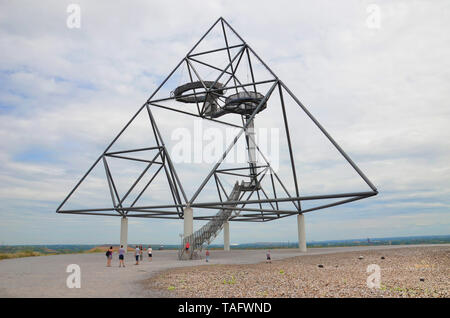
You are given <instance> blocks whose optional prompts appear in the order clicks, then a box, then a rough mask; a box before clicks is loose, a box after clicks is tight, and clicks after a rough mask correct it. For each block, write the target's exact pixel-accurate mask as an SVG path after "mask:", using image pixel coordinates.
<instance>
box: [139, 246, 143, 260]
mask: <svg viewBox="0 0 450 318" xmlns="http://www.w3.org/2000/svg"><path fill="white" fill-rule="evenodd" d="M139 257H140V259H141V262H142V259H143V258H144V247H143V246H142V245H140V246H139Z"/></svg>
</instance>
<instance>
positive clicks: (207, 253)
mask: <svg viewBox="0 0 450 318" xmlns="http://www.w3.org/2000/svg"><path fill="white" fill-rule="evenodd" d="M205 255H206V262H208V260H209V249H207V250H206V253H205Z"/></svg>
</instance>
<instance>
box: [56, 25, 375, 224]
mask: <svg viewBox="0 0 450 318" xmlns="http://www.w3.org/2000/svg"><path fill="white" fill-rule="evenodd" d="M217 25H220V26H221V28H222V30H223V37H224V39H225V46H224V47H220V48H217V49H214V50H208V51H203V52H196V53H194V50H195V49H196V48H197V46H198V45H199V44H200V43H201V42H202V40H203V39H204V38H205V37H206V36H207V35H208V34H209V33H210V31H211V30H212V29H213V28H214V27H216V26H217ZM226 28H227V30H228V32H230V31H231V32H232V33H233V34H234V35H235V36H236V37H237V38H238V39H239V40H240V41H242V43H241V44H238V45H230V44H229V42H228V39H227V31H226ZM232 49H236V50H238V53H237V54H234V56H233V55H232V54H231V50H232ZM219 51H226V52H227V55H228V61H229V63H228V65H227V66H226V67H225V68H220V67H218V66H216V65H212V64H210V63H206V62H204V61H201V60H200V59H199V57H200V56H202V55H205V54H211V53H215V52H219ZM244 56H245V58H246V59H247V61H248V65H249V68H250V73H251V81H250V82H248V83H242V82H241V81H240V80H239V79H238V78H237V76H236V70H237V68H238V67H239V64H240V62H241V61H242V59H243V58H244ZM252 59H256V61H258V63H260V65H262V66H263V67H264V68H265V69H266V70H267V71H268V72H269V73H270V74H271V76H272V78H270V79H262V80H256V78H255V75H254V72H253V68H252ZM253 61H255V60H253ZM193 62H195V63H199V64H202V65H203V66H205V67H209V68H211V69H214V70H216V71H220V75H219V76H218V77H217V78H216V79H215V81H214V83H218V82H219V80H222V79H224V78H225V76H228V77H229V78H228V80H226V81H225V82H224V85H223V86H224V88H225V89H226V90H236V92H238V89H242V90H244V91H247V90H251V91H253V92H255V93H256V92H257V87H260V86H261V85H266V84H267V85H270V89H269V91H268V92H267V93H266V94H265V95H264V98H263V99H262V100H261V102H260V103H259V105H258V106H257V107H256V109H255V110H254V111H253V113H252V114H251V115H250V116H249V117H247V120H246V122H244V120H242V125H236V124H233V123H230V122H226V121H223V120H218V119H213V118H208V117H207V116H205V103H206V102H204V103H203V104H202V105H200V103H198V102H197V104H196V109H197V112H196V113H191V112H188V111H185V110H182V109H179V108H172V107H169V106H165V105H162V104H161V103H162V102H165V101H173V100H174V99H175V97H174V96H168V97H166V98H158V99H155V98H154V97H155V95H156V94H157V93H158V91H160V89H161V88H162V87H163V85H165V84H166V82H167V81H168V79H169V78H170V77H171V76H172V75H173V74H174V73H175V72H176V70H177V69H178V68H179V67H180V66H181V65H183V63H185V65H186V67H187V69H188V71H189V77H190V80H191V82H193V81H194V79H195V78H194V75H195V77H196V78H197V79H198V80H199V81H201V82H202V83H203V82H204V79H202V77H201V76H200V74H199V72H198V70H197V69H196V67H195V66H194V63H193ZM203 86H204V90H202V94H203V96H204V94H206V96H207V95H208V94H211V95H212V96H215V95H218V94H217V91H219V90H223V89H224V88H216V89H214V88H213V87H214V85H212V86H211V85H209V87H210V88H208V87H206V86H205V85H203ZM275 90H278V93H279V97H280V100H279V102H280V105H281V110H282V115H283V122H284V130H285V133H286V138H287V145H288V149H289V159H290V170H291V172H292V178H293V182H294V187H295V194H292V195H291V194H290V193H289V191H288V190H287V187H286V186H285V184H284V183H283V182H282V180H281V178H280V177H279V176H278V175H277V173H276V172H275V171H274V169H273V168H272V166H271V165H270V162H269V161H268V160H267V158H266V157H265V156H264V154H263V153H262V151H261V150H260V149H259V147H258V146H256V149H257V151H258V152H259V154H260V155H261V156H262V158H263V159H264V161H265V164H263V165H259V166H257V167H256V168H258V169H260V171H259V173H258V174H257V178H258V180H259V181H262V179H264V178H265V177H267V176H269V178H270V181H271V185H272V189H271V190H272V191H273V194H274V197H269V196H268V195H267V193H266V192H265V191H264V189H262V188H261V189H256V190H253V191H249V192H250V194H248V195H247V196H246V194H247V192H242V193H241V194H240V197H239V199H238V200H237V201H230V200H228V194H227V192H226V190H225V188H224V186H223V184H222V182H221V180H220V176H221V175H234V176H238V177H248V176H249V175H248V174H245V171H246V170H249V169H251V168H250V167H242V168H231V169H220V165H221V163H222V162H223V160H224V159H225V157H226V156H227V154H228V153H229V152H230V150H231V149H232V148H233V147H234V146H235V145H236V143H237V141H238V139H239V137H240V136H241V135H242V134H243V133H244V132H245V131H246V129H247V127H248V125H249V124H250V122H252V121H253V120H254V118H255V115H256V114H257V113H258V111H259V110H260V108H261V107H262V105H264V104H265V103H266V102H267V101H268V100H269V98H270V97H271V95H272V93H273V92H274V91H275ZM285 93H287V94H288V95H289V96H290V97H291V98H292V99H293V100H294V101H295V103H296V104H297V105H298V106H299V108H300V109H301V110H302V111H303V112H304V113H305V114H306V115H307V116H308V117H309V118H310V119H311V120H312V122H313V123H314V124H315V126H316V127H317V128H318V129H319V130H320V131H321V132H322V133H323V134H324V135H325V137H326V138H327V139H328V140H329V141H330V142H331V144H332V145H333V146H334V147H335V148H336V149H337V150H338V152H339V153H340V154H341V155H342V156H343V157H344V158H345V160H346V161H347V162H348V164H350V166H351V167H352V168H353V169H354V170H355V171H356V172H357V173H358V175H359V176H360V177H361V178H362V179H363V180H364V182H365V183H366V184H367V185H368V186H369V187H370V189H371V190H370V191H365V192H353V193H334V194H328V195H316V196H302V195H300V187H299V183H298V179H297V173H296V169H295V162H294V154H293V149H292V143H291V136H290V131H289V124H288V118H287V114H286V107H285V101H284V95H283V94H285ZM197 94H200V93H199V92H197V91H196V90H194V91H193V92H192V93H190V94H186V95H183V96H185V97H190V96H194V97H196V96H198V95H197ZM217 98H218V99H221V96H217ZM206 99H207V98H205V100H206ZM152 108H160V109H165V110H169V111H174V112H178V113H181V114H184V115H188V116H193V117H197V118H202V119H204V120H208V121H212V122H214V123H217V124H221V125H227V126H230V127H235V128H239V129H240V130H239V133H238V134H237V135H236V136H235V138H234V139H233V142H232V143H231V144H230V145H229V146H228V147H227V149H226V150H225V152H224V153H223V155H222V156H221V159H220V160H219V161H218V162H216V164H215V165H214V166H213V167H212V169H211V170H210V172H209V173H208V175H207V177H206V178H205V179H204V180H203V181H202V182H201V184H200V186H199V188H198V189H197V190H196V191H195V193H194V195H193V196H192V197H191V198H188V197H187V196H186V193H185V191H184V189H183V186H182V184H181V182H180V179H179V177H178V175H177V172H176V170H175V166H174V164H173V162H172V160H171V158H170V156H169V153H168V151H167V147H166V146H165V144H164V141H163V138H162V134H161V132H160V130H159V129H158V126H157V124H156V120H155V118H154V115H153V113H152ZM141 112H147V113H148V118H149V124H150V125H151V128H152V131H153V135H154V138H155V140H156V143H157V144H156V145H155V146H154V147H148V148H138V149H129V150H124V151H116V152H111V151H110V149H111V147H112V146H113V144H114V143H115V142H116V141H117V140H118V138H119V137H120V136H121V135H122V134H123V132H124V131H125V130H126V129H127V128H128V127H129V126H130V124H131V123H132V122H133V120H134V119H135V118H136V117H137V116H138V114H140V113H141ZM253 142H255V141H254V140H253ZM247 144H248V140H247ZM255 144H256V142H255ZM148 150H153V151H155V152H156V155H154V156H153V158H151V159H150V160H145V159H141V158H136V157H133V154H134V153H136V152H140V151H148ZM108 158H120V159H124V160H132V161H140V162H145V163H146V164H147V167H146V169H145V170H144V171H143V172H142V173H141V175H140V176H139V177H138V178H137V179H136V181H135V182H134V183H133V185H132V186H131V188H130V189H129V190H128V191H127V192H126V193H125V195H124V196H122V197H121V196H119V194H118V191H117V187H116V183H115V180H114V178H113V175H112V173H111V170H110V168H109V165H108ZM100 163H103V166H104V169H105V175H106V178H107V182H108V186H109V191H110V195H111V201H112V206H111V207H105V208H95V209H64V208H63V207H64V205H65V203H66V202H67V200H68V199H69V198H70V197H71V196H72V194H73V193H74V192H75V191H76V190H77V188H78V187H79V186H80V184H82V182H83V181H84V180H85V178H86V177H87V176H88V175H89V173H90V172H91V171H92V169H93V168H94V167H95V166H96V165H97V164H100ZM153 165H156V166H159V167H158V169H157V171H156V172H155V173H154V174H153V176H152V177H151V179H150V181H149V182H148V183H147V184H146V186H145V187H144V189H143V190H142V191H141V192H140V193H139V195H138V197H137V198H136V199H135V200H134V201H133V203H132V204H129V205H124V200H125V199H126V198H127V197H128V195H129V194H130V193H131V191H132V190H133V189H134V188H135V186H136V185H137V184H138V183H139V181H141V179H142V177H143V176H144V175H145V174H146V173H147V171H148V170H149V169H150V167H152V166H153ZM162 171H164V172H162ZM159 173H164V174H165V176H166V178H167V181H168V183H169V185H170V192H171V197H172V199H173V203H169V204H164V205H146V206H142V205H139V204H137V203H138V201H139V198H140V197H141V195H142V194H143V193H144V192H145V190H146V189H147V188H148V186H149V185H150V183H151V182H152V181H153V180H154V179H155V177H156V176H157V175H158V174H159ZM211 178H214V182H215V185H216V188H217V193H218V198H219V200H218V201H213V202H197V201H196V199H197V198H198V196H199V194H200V193H201V191H202V190H203V189H204V187H205V185H206V184H207V183H208V181H209V180H210V179H211ZM276 184H277V185H278V194H277V191H276V190H277V189H276V188H277V187H276ZM280 187H281V188H280ZM255 191H256V192H257V196H258V199H253V200H250V197H252V195H253V193H254V192H255ZM377 194H378V191H377V189H376V187H375V186H374V185H373V184H372V182H371V181H370V180H369V179H368V178H367V177H366V176H365V175H364V173H363V172H362V171H361V170H360V169H359V167H358V166H357V165H356V164H355V163H354V162H353V161H352V159H351V158H350V157H349V156H348V155H347V154H346V153H345V152H344V150H343V149H342V148H341V147H340V146H339V144H338V143H337V142H336V141H335V140H334V139H333V138H332V137H331V135H330V134H329V133H328V132H327V131H326V130H325V128H324V127H323V126H322V125H321V124H320V123H319V122H318V121H317V119H316V118H315V117H314V116H313V115H312V114H311V113H310V112H309V111H308V109H307V108H306V107H305V106H304V105H303V104H302V103H301V102H300V100H299V99H298V98H297V97H296V96H295V95H294V94H293V93H292V92H291V91H290V90H289V88H288V87H287V86H286V85H285V83H283V81H281V80H280V79H279V78H278V77H277V76H276V75H275V73H274V72H273V71H272V70H271V69H270V68H269V67H268V66H267V64H266V63H264V61H263V60H262V59H261V58H260V57H259V56H258V55H257V54H256V52H255V51H254V50H253V49H252V48H251V47H250V46H249V45H248V44H247V43H246V42H245V41H244V40H243V39H242V37H241V36H240V35H239V34H238V33H237V32H236V31H235V30H234V29H233V28H232V27H231V26H230V25H229V24H228V22H227V21H226V20H225V19H223V18H222V17H220V18H219V19H218V20H217V21H216V22H215V23H214V24H213V25H212V26H211V27H210V28H209V29H208V31H207V32H206V33H205V34H204V35H203V36H202V37H201V38H200V40H199V41H198V42H197V43H196V44H195V45H194V47H193V48H192V49H191V50H190V51H189V52H188V53H187V55H186V56H185V57H184V58H183V59H182V60H181V61H180V62H179V63H178V64H177V66H176V67H175V68H174V69H173V70H172V71H171V72H170V73H169V75H168V76H167V77H166V78H165V79H164V81H163V82H162V83H161V84H160V85H159V86H158V88H157V89H156V90H155V91H154V92H153V94H152V95H151V96H150V97H149V98H148V100H147V101H146V102H145V103H144V104H143V105H142V106H141V107H140V108H139V110H138V111H137V112H136V113H135V114H134V116H133V117H132V118H131V119H130V121H129V122H128V123H127V124H126V125H125V126H124V127H123V128H122V130H121V131H120V132H119V134H118V135H117V136H116V137H115V138H114V139H113V140H112V142H111V143H110V144H109V145H108V147H107V148H106V149H105V151H104V152H103V153H102V154H101V155H100V156H99V157H98V158H97V160H96V161H95V162H94V164H93V165H92V166H91V167H90V168H89V169H88V171H87V172H86V173H85V174H84V175H83V177H82V178H81V179H80V180H79V181H78V183H77V184H76V185H75V187H74V188H73V189H72V190H71V191H70V192H69V194H68V195H67V196H66V198H65V199H64V200H63V201H62V203H61V204H60V205H59V207H58V208H57V210H56V212H57V213H67V214H82V215H104V216H121V217H125V216H126V217H142V218H161V219H183V209H184V208H185V207H192V208H199V209H219V210H220V209H222V210H226V209H230V210H233V211H237V213H235V214H234V215H232V216H231V217H230V221H242V222H267V221H272V220H276V219H280V218H284V217H287V216H290V215H296V214H299V213H307V212H311V211H316V210H319V209H324V208H329V207H333V206H337V205H341V204H345V203H349V202H353V201H357V200H361V199H364V198H368V197H371V196H375V195H377ZM323 199H338V201H335V202H332V203H327V204H321V205H318V206H316V207H313V208H308V209H302V204H301V203H302V201H308V200H323ZM283 202H291V203H292V210H290V209H280V207H279V204H280V203H283ZM264 203H267V204H269V205H270V207H271V208H270V209H268V208H262V204H264ZM252 204H253V205H257V207H248V205H252ZM213 217H214V215H211V216H194V219H197V220H211V219H213Z"/></svg>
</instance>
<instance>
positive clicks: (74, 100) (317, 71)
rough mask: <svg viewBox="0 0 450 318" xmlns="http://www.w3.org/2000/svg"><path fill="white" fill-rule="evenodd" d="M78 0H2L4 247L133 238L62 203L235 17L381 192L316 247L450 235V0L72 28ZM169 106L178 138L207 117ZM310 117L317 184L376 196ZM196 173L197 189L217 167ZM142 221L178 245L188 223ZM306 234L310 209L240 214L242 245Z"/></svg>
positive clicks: (213, 12) (208, 7) (172, 15)
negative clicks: (190, 117) (217, 25)
mask: <svg viewBox="0 0 450 318" xmlns="http://www.w3.org/2000/svg"><path fill="white" fill-rule="evenodd" d="M71 3H73V2H71V1H39V2H36V1H14V2H12V1H0V140H1V143H0V147H1V151H0V164H1V167H2V169H0V200H1V203H2V204H1V207H0V243H2V244H29V243H34V244H39V243H45V244H49V243H86V244H89V243H92V244H94V243H106V242H111V243H117V242H118V239H119V223H120V220H119V218H115V217H97V216H80V215H64V214H56V213H55V210H56V208H57V207H58V205H59V204H60V203H61V201H62V200H63V199H64V197H65V196H66V195H67V193H68V192H69V191H70V190H71V188H72V187H73V186H74V185H75V183H76V182H77V181H78V180H79V178H80V177H81V176H82V175H83V174H84V172H85V171H86V170H87V169H88V168H89V167H90V165H91V164H92V163H93V162H94V161H95V160H96V158H97V157H98V156H99V155H100V154H101V153H102V152H103V150H104V149H105V147H106V146H107V145H108V144H109V143H110V142H111V141H112V139H113V138H114V137H115V135H116V134H117V133H118V132H119V131H120V129H121V128H122V127H123V126H124V125H125V124H126V122H127V121H128V120H129V119H130V118H131V116H132V115H133V114H134V113H135V112H136V110H137V109H138V108H139V107H140V105H142V104H143V103H144V102H145V101H146V100H147V98H148V97H149V96H150V95H151V94H152V92H153V91H154V90H155V89H156V87H157V86H158V85H159V83H160V82H161V81H162V80H163V79H164V77H165V76H166V75H167V74H168V73H169V72H170V71H171V70H172V69H173V68H174V67H175V66H176V64H177V63H178V62H179V61H180V60H181V59H182V58H183V57H184V56H185V55H186V53H187V52H188V51H189V50H190V48H191V47H192V46H193V44H194V43H195V42H196V41H197V40H198V39H199V38H200V36H201V35H202V34H203V33H204V32H205V31H206V30H207V29H208V28H209V27H210V26H211V25H212V24H213V23H214V22H215V21H216V20H217V18H218V17H220V16H222V17H224V18H225V19H226V20H227V21H228V22H229V23H230V24H231V25H232V26H233V27H234V29H235V30H237V31H238V32H239V34H240V35H241V36H242V37H243V38H244V39H245V40H246V42H247V43H248V44H249V45H250V46H251V47H252V48H253V49H254V50H255V51H256V52H257V53H258V55H259V56H260V57H261V58H262V59H263V60H264V61H265V62H266V63H267V64H268V65H270V67H271V69H272V70H273V71H274V72H275V73H276V74H277V76H278V77H279V78H280V79H282V80H283V82H284V83H286V85H287V86H288V87H289V88H290V89H291V90H292V91H293V92H294V93H295V94H296V96H297V97H298V98H299V99H300V100H301V101H302V103H303V104H305V105H306V106H307V107H308V109H309V110H310V111H311V112H312V113H313V115H314V116H315V117H316V118H317V119H318V120H319V121H320V123H321V124H322V125H323V126H325V127H326V128H327V130H328V132H329V133H330V134H331V135H332V136H333V137H334V138H335V139H336V141H337V142H338V143H339V144H340V145H341V146H342V147H343V148H344V150H345V151H346V152H347V153H348V154H349V155H350V157H352V158H353V159H354V161H355V162H356V163H357V164H358V166H359V167H360V168H361V169H362V170H363V171H364V173H365V174H366V175H367V176H368V177H369V178H370V180H371V181H372V182H373V183H374V184H375V185H376V186H377V188H378V190H379V191H380V193H379V195H378V196H376V197H372V198H370V199H366V200H362V201H357V202H354V203H351V204H348V205H343V206H340V207H336V208H331V209H327V210H320V211H317V212H311V213H308V214H306V226H307V227H306V230H307V240H308V241H312V240H316V241H318V240H328V239H346V238H367V237H386V236H406V235H437V234H450V213H449V212H450V102H449V99H450V94H449V91H450V90H449V88H450V85H449V83H450V61H449V59H448V56H450V37H449V35H448V30H449V29H450V21H449V20H448V16H450V4H449V2H448V1H432V2H431V1H339V2H336V1H316V2H314V4H311V2H307V1H295V2H294V1H276V2H275V1H245V2H243V1H207V2H205V1H133V2H130V1H115V2H114V3H111V2H110V1H109V2H107V1H95V2H93V1H77V2H76V3H77V4H79V6H80V8H81V25H80V28H68V27H67V18H68V16H69V14H70V13H67V7H68V6H69V5H70V4H71ZM374 10H375V11H376V13H375V14H379V19H377V18H376V17H375V18H374V16H373V14H374V12H375V11H374ZM269 106H270V104H269ZM269 113H270V112H269V111H268V112H267V114H269ZM157 116H158V117H157V119H158V124H159V126H160V128H161V131H162V132H163V133H165V136H167V137H166V138H167V139H168V143H170V136H171V133H170V132H171V130H173V129H174V128H177V127H184V126H185V127H186V128H188V129H190V128H192V127H193V123H192V122H186V120H183V119H182V118H181V117H180V118H178V117H171V116H172V115H171V114H170V113H168V112H160V113H158V114H157ZM261 116H262V115H261ZM302 116H304V114H303V115H302V114H301V113H300V112H299V113H298V114H297V113H292V114H291V115H290V118H291V119H292V121H291V127H292V129H293V130H294V132H295V133H294V134H293V135H294V139H295V138H296V140H295V141H294V146H295V148H296V149H297V148H298V149H297V150H298V152H296V162H297V165H298V170H299V180H301V191H303V192H302V193H308V194H309V193H315V191H319V190H320V189H322V190H324V191H329V192H330V191H334V192H339V191H341V190H346V189H350V188H352V187H356V188H355V190H356V191H366V190H367V187H366V188H358V184H357V183H356V182H353V181H352V180H353V179H352V178H354V177H355V175H354V173H353V174H351V173H350V172H351V171H350V172H349V174H348V175H347V174H345V172H343V171H345V169H346V168H348V167H344V165H343V164H338V163H337V162H338V161H337V160H339V159H332V158H331V155H329V153H327V152H326V151H324V150H323V149H324V148H321V147H319V146H318V144H319V141H317V142H316V141H314V138H313V137H314V135H313V134H314V131H313V130H312V128H311V131H308V132H306V131H304V132H302V131H301V129H307V122H306V120H304V119H302ZM270 123H272V125H273V126H276V125H277V122H276V120H272V121H270V120H264V119H262V120H261V121H260V122H259V125H260V126H267V127H270V125H271V124H270ZM257 125H258V122H257ZM311 127H312V126H311ZM302 136H305V137H304V138H302ZM317 138H320V136H319V135H318V136H317ZM318 140H319V139H318ZM282 153H285V152H283V151H282ZM333 168H334V170H335V171H333ZM280 169H281V171H283V167H281V168H280ZM186 173H187V176H189V179H188V180H190V181H188V182H187V186H186V187H187V188H189V189H190V190H189V191H191V192H192V191H193V190H194V187H195V182H194V181H195V180H193V179H195V178H193V176H194V177H195V176H196V175H197V174H198V176H199V177H198V178H199V179H200V178H201V177H202V176H204V174H205V172H204V170H202V168H201V167H196V168H192V169H188V170H187V172H186ZM180 174H182V171H180ZM197 185H198V183H197ZM352 189H353V188H352ZM129 224H130V225H129V241H130V242H143V243H144V242H145V243H146V242H149V243H177V242H178V240H179V237H178V234H179V233H181V232H182V228H183V224H182V220H179V221H178V220H170V221H165V220H153V219H149V220H147V219H132V220H130V223H129ZM199 226H201V223H196V224H195V227H196V228H198V227H199ZM296 229H297V227H296V222H295V217H289V218H285V219H282V220H278V221H273V222H268V223H263V224H258V223H254V224H253V223H232V224H231V227H230V230H231V241H232V243H240V242H256V241H296V240H297V231H296ZM216 242H218V243H220V242H221V236H219V237H218V239H217V240H216Z"/></svg>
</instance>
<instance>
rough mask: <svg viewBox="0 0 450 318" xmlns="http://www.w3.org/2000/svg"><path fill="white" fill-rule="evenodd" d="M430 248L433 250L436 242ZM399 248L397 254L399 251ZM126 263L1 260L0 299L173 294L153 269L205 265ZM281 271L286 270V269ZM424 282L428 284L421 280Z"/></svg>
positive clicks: (97, 257) (93, 258) (239, 255)
mask: <svg viewBox="0 0 450 318" xmlns="http://www.w3.org/2000/svg"><path fill="white" fill-rule="evenodd" d="M399 247H400V246H373V247H346V248H315V249H309V250H308V252H307V253H306V254H304V253H300V252H298V251H297V250H294V249H280V250H273V251H272V259H273V260H274V262H273V264H271V265H270V264H269V266H272V267H273V268H275V264H277V263H278V262H279V261H281V260H283V259H286V258H290V257H291V258H292V257H295V256H299V255H300V257H299V259H304V260H307V259H310V257H314V256H315V255H327V254H333V253H346V252H349V251H358V253H357V255H359V251H365V250H370V251H379V250H386V249H387V250H389V251H390V252H392V253H394V254H395V251H397V250H398V248H399ZM410 248H414V247H412V246H410V247H407V248H406V247H405V248H402V249H406V250H407V249H410ZM429 248H431V249H434V248H436V246H432V247H429ZM444 248H445V249H446V251H447V263H446V267H447V272H446V273H447V277H448V250H449V249H450V245H444ZM427 249H428V248H427ZM398 251H399V252H400V250H398ZM361 253H363V252H361ZM330 256H331V255H330ZM336 257H338V256H336ZM264 259H265V251H264V250H236V251H231V252H224V251H211V261H210V263H209V264H211V265H213V266H220V265H221V264H222V265H224V264H234V265H246V264H256V263H259V262H261V261H263V260H264ZM277 260H278V261H277ZM387 260H388V259H387ZM365 261H366V260H364V262H365ZM125 262H126V264H127V267H126V268H118V260H117V255H114V258H113V262H112V264H113V266H112V267H106V266H105V265H106V257H105V256H104V254H103V253H97V254H66V255H52V256H39V257H27V258H17V259H7V260H2V261H0V297H163V296H172V297H173V296H176V295H177V294H176V292H177V290H176V289H175V291H174V290H168V286H165V285H163V286H162V287H161V286H160V287H159V288H155V286H153V285H152V286H151V287H149V279H151V278H153V277H157V276H158V275H156V274H158V273H161V272H164V271H166V270H170V269H175V268H179V267H192V266H195V267H197V268H198V269H200V270H201V271H203V269H204V268H206V267H205V266H199V265H204V264H205V261H204V260H195V261H178V260H177V259H176V251H154V257H153V261H152V262H148V260H147V259H145V258H144V262H143V263H141V264H140V265H138V266H135V265H133V264H134V261H133V255H132V253H129V254H128V255H127V257H126V261H125ZM314 262H315V261H314ZM69 264H78V265H79V266H80V268H81V288H79V289H77V288H73V289H69V288H67V286H66V279H67V277H68V275H69V274H70V273H66V267H67V266H68V265H69ZM433 264H434V263H433ZM264 265H265V264H257V265H252V266H248V268H252V267H255V268H259V267H260V266H264ZM208 266H210V265H208ZM314 266H316V265H314ZM314 266H313V267H314ZM436 266H437V265H436ZM439 266H441V265H439ZM212 268H213V267H211V269H212ZM218 268H219V267H218ZM439 268H440V267H439ZM284 270H285V271H286V272H287V269H284ZM363 270H365V268H364V269H363ZM189 271H191V269H189ZM439 271H440V269H439ZM278 275H280V274H278ZM365 275H366V274H365ZM286 277H287V276H286ZM269 282H270V280H269ZM425 283H428V282H427V281H425ZM230 286H231V285H230ZM447 287H448V282H447ZM447 290H448V288H447ZM183 295H184V294H183ZM188 295H191V294H189V293H186V294H185V296H188ZM195 296H201V294H195ZM209 296H212V295H209ZM220 296H223V295H220Z"/></svg>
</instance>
